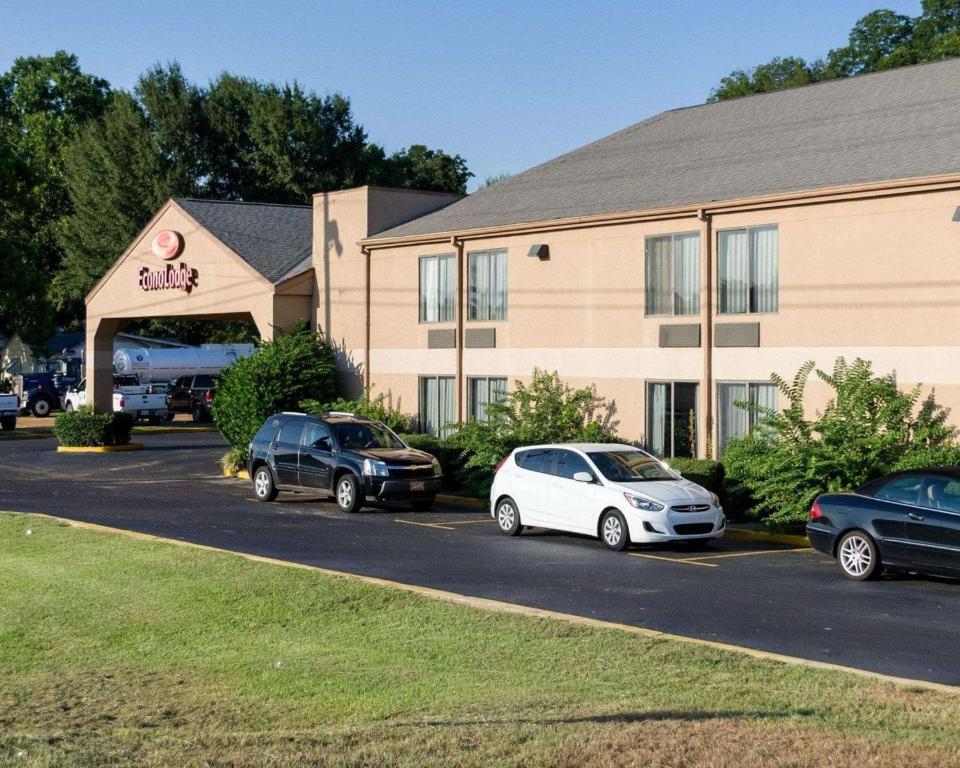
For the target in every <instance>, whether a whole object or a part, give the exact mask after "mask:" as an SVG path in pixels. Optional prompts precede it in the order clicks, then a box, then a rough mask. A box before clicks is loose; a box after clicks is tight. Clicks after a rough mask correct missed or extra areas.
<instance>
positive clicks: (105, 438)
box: [53, 405, 133, 446]
mask: <svg viewBox="0 0 960 768" xmlns="http://www.w3.org/2000/svg"><path fill="white" fill-rule="evenodd" d="M132 429H133V416H132V415H131V414H129V413H124V412H122V411H110V412H108V413H97V412H96V411H94V410H93V406H90V405H85V406H82V407H80V408H78V409H77V410H75V411H65V412H64V413H61V414H60V415H59V416H57V419H56V421H55V422H54V423H53V434H54V435H55V436H56V438H57V440H58V441H59V442H60V445H65V446H101V445H127V444H128V443H129V442H130V431H131V430H132Z"/></svg>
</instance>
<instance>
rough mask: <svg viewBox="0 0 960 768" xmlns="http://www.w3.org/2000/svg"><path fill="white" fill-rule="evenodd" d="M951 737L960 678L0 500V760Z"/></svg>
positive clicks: (408, 761)
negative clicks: (530, 609) (862, 666)
mask: <svg viewBox="0 0 960 768" xmlns="http://www.w3.org/2000/svg"><path fill="white" fill-rule="evenodd" d="M28 529H29V530H31V531H32V533H31V534H30V535H27V533H26V532H27V530H28ZM372 556H373V555H372ZM958 745H960V696H956V695H949V694H944V693H937V692H930V691H922V690H906V689H903V688H898V687H895V686H893V685H891V684H887V683H883V682H877V681H872V680H868V679H864V678H862V677H859V676H855V675H849V674H841V673H836V672H830V671H823V670H812V669H806V668H802V667H796V666H789V665H784V664H778V663H775V662H763V661H757V660H753V659H750V658H748V657H745V656H742V655H740V654H736V653H732V652H724V651H716V650H712V649H707V648H701V647H697V646H692V645H689V644H686V643H679V642H675V641H668V640H662V639H660V640H656V639H648V638H643V637H639V636H637V635H633V634H630V633H627V632H621V631H617V630H610V629H594V628H589V627H583V626H574V625H571V624H567V623H565V622H562V621H557V620H547V619H535V618H528V617H523V616H516V615H508V614H501V613H489V612H485V611H482V610H478V609H473V608H467V607H463V606H457V605H452V604H448V603H444V602H439V601H434V600H430V599H428V598H425V597H421V596H419V595H415V594H411V593H408V592H403V591H399V590H392V589H388V588H384V587H377V586H372V585H369V584H365V583H362V582H359V581H357V580H353V579H349V578H337V577H331V576H328V575H324V574H321V573H317V572H312V571H305V570H300V569H293V568H284V567H280V566H276V565H270V564H266V563H256V562H251V561H249V560H245V559H243V558H239V557H236V556H232V555H226V554H220V553H214V552H207V551H201V550H197V549H191V548H186V547H180V546H176V545H171V544H162V543H156V542H148V541H140V540H134V539H130V538H125V537H120V536H116V535H112V534H107V533H99V532H92V531H86V530H78V529H74V528H70V527H67V526H65V525H61V524H58V523H56V522H54V521H50V520H46V519H43V518H39V517H33V516H23V515H13V514H9V513H0V765H10V766H80V765H84V766H87V765H89V766H93V765H97V766H101V765H137V766H207V765H217V766H228V765H229V766H299V765H356V766H374V765H391V766H393V765H401V766H424V765H445V766H446V765H451V766H456V765H464V766H489V765H516V766H521V765H523V766H536V765H543V766H583V765H638V766H639V765H643V766H647V765H652V766H693V765H704V766H706V765H709V766H811V765H827V764H829V765H831V766H848V765H849V766H858V767H859V766H887V765H889V766H904V765H910V766H925V765H957V764H960V746H958Z"/></svg>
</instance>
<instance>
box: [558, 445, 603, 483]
mask: <svg viewBox="0 0 960 768" xmlns="http://www.w3.org/2000/svg"><path fill="white" fill-rule="evenodd" d="M577 472H586V473H587V474H588V475H590V477H593V472H592V471H590V466H589V465H588V464H587V462H586V461H584V460H583V457H581V456H579V455H577V454H576V453H574V452H573V451H557V467H556V469H555V470H554V472H553V474H555V475H557V476H558V477H565V478H567V479H568V480H573V476H574V475H575V474H577Z"/></svg>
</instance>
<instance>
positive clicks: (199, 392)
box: [167, 373, 217, 421]
mask: <svg viewBox="0 0 960 768" xmlns="http://www.w3.org/2000/svg"><path fill="white" fill-rule="evenodd" d="M216 381H217V377H216V376H211V375H210V374H207V373H200V374H197V375H196V376H181V377H180V378H179V379H177V380H176V381H175V382H173V384H171V385H170V389H168V390H167V407H168V408H169V409H170V410H171V411H186V412H187V413H190V414H192V416H193V420H194V421H210V400H211V397H212V394H211V393H212V391H213V386H214V384H216Z"/></svg>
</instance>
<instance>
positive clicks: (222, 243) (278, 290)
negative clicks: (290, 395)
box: [86, 199, 315, 410]
mask: <svg viewBox="0 0 960 768" xmlns="http://www.w3.org/2000/svg"><path fill="white" fill-rule="evenodd" d="M311 217H312V211H311V208H310V207H309V206H295V205H266V204H259V203H236V202H223V201H213V200H187V199H177V200H170V201H169V202H168V203H167V204H166V205H165V206H164V207H163V208H162V209H161V210H160V211H159V213H157V215H156V216H154V218H153V219H152V220H151V221H150V223H149V224H147V226H146V227H145V228H144V230H143V231H142V232H141V233H140V234H139V236H138V237H137V238H136V239H135V240H134V241H133V243H132V244H131V245H130V247H129V248H128V249H127V250H126V252H125V253H124V254H123V255H122V256H121V257H120V258H119V259H118V260H117V262H116V264H114V265H113V267H112V268H111V269H110V271H108V272H107V274H106V275H104V277H103V279H102V280H101V281H100V282H99V283H98V284H97V285H96V287H95V288H94V289H93V290H92V291H91V292H90V294H89V295H88V296H87V371H86V375H87V382H88V391H89V392H90V393H91V395H92V398H91V401H92V403H93V404H94V406H95V407H96V408H97V409H98V410H109V409H110V408H111V405H112V403H111V401H112V392H113V337H114V335H116V333H117V332H118V331H119V330H120V329H121V328H122V327H123V324H124V323H125V322H126V321H128V320H132V319H138V318H154V317H177V318H191V319H210V320H214V319H216V320H221V319H252V320H253V322H254V323H255V324H256V326H257V329H258V330H259V331H260V335H261V336H262V337H263V338H265V339H269V338H272V337H273V334H274V332H275V329H277V328H289V327H292V326H293V325H294V324H296V322H297V321H298V320H301V319H304V320H308V321H309V320H310V319H311V317H312V315H313V306H312V304H313V297H314V295H315V291H314V284H315V278H314V270H313V265H312V261H311V257H312V218H311Z"/></svg>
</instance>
